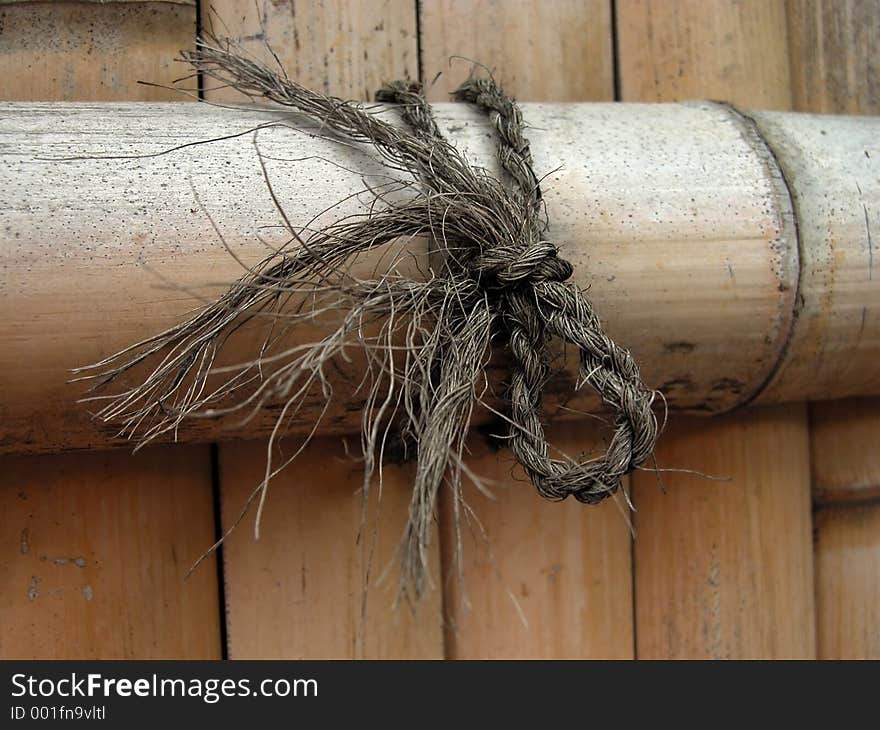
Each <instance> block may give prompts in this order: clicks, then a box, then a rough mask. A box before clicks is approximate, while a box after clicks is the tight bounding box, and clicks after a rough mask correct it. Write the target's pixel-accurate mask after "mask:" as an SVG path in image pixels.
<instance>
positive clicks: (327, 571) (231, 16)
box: [203, 0, 443, 659]
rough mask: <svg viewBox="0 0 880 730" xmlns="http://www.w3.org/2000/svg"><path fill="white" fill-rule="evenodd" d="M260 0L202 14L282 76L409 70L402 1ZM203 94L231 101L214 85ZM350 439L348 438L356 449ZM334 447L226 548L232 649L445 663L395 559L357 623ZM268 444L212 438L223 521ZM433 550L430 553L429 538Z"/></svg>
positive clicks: (389, 528) (437, 613) (388, 538)
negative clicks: (257, 529)
mask: <svg viewBox="0 0 880 730" xmlns="http://www.w3.org/2000/svg"><path fill="white" fill-rule="evenodd" d="M209 6H210V9H209ZM255 7H256V6H255V5H254V3H253V2H252V1H251V0H219V1H217V0H212V2H210V3H207V2H205V3H204V4H203V17H205V18H206V19H207V22H209V23H212V24H213V27H214V29H215V31H216V32H217V33H218V34H221V35H223V34H229V35H232V36H233V37H237V38H239V39H241V40H242V42H243V43H244V45H245V46H246V47H247V48H248V50H250V51H252V52H253V53H255V54H256V55H258V56H262V57H263V58H265V59H266V60H268V61H272V59H271V55H269V53H268V51H267V50H266V47H265V44H264V42H263V41H264V40H265V41H267V42H268V43H269V44H270V45H271V47H272V50H273V51H274V52H275V53H276V54H277V55H278V57H279V59H280V60H281V62H282V64H284V66H285V69H286V70H287V72H288V73H289V74H290V75H291V76H293V77H295V78H296V79H297V80H298V81H300V82H301V83H304V84H306V85H308V86H312V87H313V88H318V89H323V90H324V91H326V92H328V93H331V94H335V95H337V96H342V97H344V98H363V99H371V98H372V95H373V94H374V93H375V91H376V89H378V88H379V86H380V85H381V84H382V83H383V82H385V81H389V80H391V79H397V78H404V77H407V76H409V77H410V78H415V77H416V76H417V75H418V61H417V42H416V14H415V11H416V8H415V3H414V2H411V1H410V0H385V1H381V0H371V1H370V2H362V3H346V2H331V1H330V0H314V1H312V2H298V3H296V4H295V5H294V4H293V3H290V4H286V3H268V2H267V3H260V5H259V7H260V8H261V10H262V12H263V15H262V17H257V16H256V11H255ZM206 97H207V98H208V99H209V100H212V101H216V100H225V99H229V98H234V96H233V95H231V94H230V93H229V92H228V91H212V90H211V89H210V88H209V89H207V91H206ZM244 144H249V142H248V141H245V142H244ZM291 164H292V165H294V170H295V164H296V163H291ZM289 212H291V213H293V211H289ZM356 442H357V436H355V437H354V438H353V443H352V447H353V450H354V451H356V450H357V449H358V448H359V444H357V443H356ZM340 444H341V441H339V440H338V439H336V440H333V439H319V440H316V441H315V442H314V443H313V444H311V445H310V446H309V448H308V449H307V450H306V451H305V452H304V453H303V454H302V455H301V456H300V457H299V459H298V460H297V461H295V462H294V463H293V464H292V465H291V466H290V467H289V468H288V469H287V470H286V471H285V472H283V473H282V474H281V475H279V477H278V478H277V479H276V480H275V481H273V483H272V486H271V488H270V491H269V494H268V501H267V507H266V509H267V513H266V516H265V523H264V525H263V528H262V531H261V537H260V539H259V541H255V540H254V539H253V530H252V521H251V520H246V521H245V523H243V524H242V525H241V526H240V528H241V529H239V530H237V531H236V532H235V533H233V535H232V537H231V538H230V540H229V542H228V543H227V544H226V547H225V548H224V552H223V556H224V568H225V570H224V576H225V582H226V608H227V616H226V620H227V632H228V637H229V655H230V657H232V658H243V657H252V658H257V657H263V658H265V657H276V658H294V657H305V658H315V657H337V658H346V657H349V658H400V659H405V658H442V656H443V639H442V623H441V622H442V613H441V610H440V602H441V598H440V591H439V590H435V591H433V592H432V593H430V594H429V595H428V596H426V597H425V598H424V600H423V601H422V602H421V604H420V605H419V606H418V607H417V611H416V613H415V615H411V614H410V613H409V609H408V607H407V606H401V607H400V608H399V609H398V610H396V611H393V610H392V602H393V598H394V594H395V590H396V586H397V583H396V570H397V567H396V565H395V566H393V567H391V568H390V570H389V571H388V575H387V577H386V578H385V580H384V581H383V582H382V584H381V585H380V586H378V587H377V586H375V585H372V586H371V588H370V591H369V593H368V603H367V605H368V614H367V617H366V620H365V621H364V622H363V623H362V622H361V616H360V607H361V587H362V575H363V570H364V568H365V565H366V559H365V557H364V553H363V544H361V545H359V544H357V542H356V539H357V535H358V528H359V523H360V515H361V513H360V506H361V500H360V496H359V494H358V490H359V488H360V486H361V482H360V476H359V469H358V466H359V464H358V462H355V461H353V460H351V459H346V458H345V457H344V455H343V453H342V451H341V446H340ZM265 451H266V449H265V444H241V445H223V446H221V447H220V463H221V474H220V482H221V506H222V515H223V523H224V527H229V526H230V525H231V524H232V521H234V520H235V518H236V517H237V516H238V514H239V512H240V509H241V506H242V504H243V502H244V500H245V499H246V498H247V496H248V494H250V492H251V490H252V489H253V488H254V486H256V485H257V484H258V483H259V481H260V479H262V476H263V469H264V466H265V456H266V454H265ZM406 473H407V472H406V471H402V470H397V469H395V468H389V470H388V473H387V474H386V481H387V483H386V484H385V487H384V493H383V497H382V506H381V513H382V520H381V530H380V538H379V543H378V548H377V553H376V556H375V559H374V563H373V567H372V582H373V583H375V581H376V579H377V578H378V577H379V575H380V574H381V573H382V571H383V570H384V569H385V568H386V567H387V565H388V562H389V560H391V558H393V557H394V548H395V546H396V541H397V540H398V539H399V537H400V535H401V531H402V529H403V519H404V516H405V514H406V509H407V507H408V504H409V496H410V490H409V489H408V488H407V487H408V486H409V483H408V479H407V478H406V476H405V475H406ZM368 526H369V523H368ZM367 538H368V535H365V536H363V537H362V540H365V539H367ZM434 549H435V550H436V551H438V552H437V553H436V554H437V555H439V547H438V546H437V545H436V541H435V545H434ZM438 562H439V561H438ZM437 573H439V570H435V576H436V575H437Z"/></svg>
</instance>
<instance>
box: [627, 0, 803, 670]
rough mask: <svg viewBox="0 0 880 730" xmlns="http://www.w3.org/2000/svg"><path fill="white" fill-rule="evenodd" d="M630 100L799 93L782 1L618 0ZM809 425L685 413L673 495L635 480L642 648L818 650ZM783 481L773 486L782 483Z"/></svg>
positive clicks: (696, 652)
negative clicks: (723, 479)
mask: <svg viewBox="0 0 880 730" xmlns="http://www.w3.org/2000/svg"><path fill="white" fill-rule="evenodd" d="M616 9H617V16H616V18H617V27H618V29H619V37H618V49H619V56H618V68H619V75H620V88H621V90H622V98H623V100H624V101H664V100H672V99H684V98H693V97H711V98H721V99H725V100H727V101H730V102H733V103H735V104H738V105H739V106H740V107H742V108H770V109H773V108H787V107H788V106H790V103H791V94H790V89H789V79H788V76H789V66H788V50H787V46H786V44H785V40H784V39H785V28H786V16H785V6H784V3H783V2H781V1H780V0H773V1H771V2H765V1H764V0H750V1H746V2H737V3H728V2H723V1H721V0H717V1H715V2H682V3H668V2H629V1H627V0H624V1H622V2H618V3H617V5H616ZM807 443H808V441H807V422H806V417H805V412H804V410H803V409H802V408H794V409H789V410H784V411H776V412H761V411H758V412H757V413H756V414H754V415H750V416H733V417H722V418H721V419H718V420H713V421H712V422H711V424H709V423H702V422H689V421H684V422H682V423H675V422H673V427H672V428H671V429H670V431H669V432H668V433H666V434H664V435H663V436H662V437H661V444H660V450H659V452H658V457H657V458H658V464H659V466H660V467H676V468H684V469H696V470H701V471H706V472H709V473H711V474H718V475H722V476H731V477H732V478H733V479H734V481H733V482H731V483H730V484H724V485H716V484H715V483H713V482H708V481H706V480H701V479H697V478H694V477H686V476H683V475H677V474H673V473H667V474H663V475H662V480H663V483H665V484H666V485H667V493H666V494H665V495H664V494H662V493H661V492H660V491H659V488H658V485H657V478H656V476H655V475H654V474H651V473H650V472H639V473H637V474H635V475H634V476H633V483H634V494H635V504H636V509H637V510H638V511H637V513H636V520H635V521H636V527H637V538H636V541H635V571H636V584H635V585H636V587H635V595H636V634H637V637H638V642H637V648H636V651H637V655H638V656H639V657H666V656H677V657H684V656H688V657H744V656H749V657H755V658H759V657H760V658H770V657H779V656H801V657H809V656H814V655H815V629H814V620H813V606H814V601H813V583H812V544H811V541H810V531H809V525H810V502H809V462H808V451H807ZM770 485H772V487H771V486H770Z"/></svg>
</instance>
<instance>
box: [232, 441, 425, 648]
mask: <svg viewBox="0 0 880 730" xmlns="http://www.w3.org/2000/svg"><path fill="white" fill-rule="evenodd" d="M286 446H287V448H288V450H290V449H293V448H296V446H297V444H295V443H294V442H290V443H288V444H286ZM349 446H350V448H351V449H352V450H354V449H357V448H358V444H357V437H356V436H355V437H354V438H351V437H349ZM265 459H266V444H265V443H262V442H250V443H240V444H227V445H224V446H223V447H222V448H221V450H220V482H221V484H222V485H223V491H222V496H223V503H222V505H223V525H224V528H227V527H229V526H231V524H232V523H233V522H234V521H235V520H236V518H237V517H238V516H239V515H240V514H241V508H242V506H243V505H244V504H245V502H246V500H247V498H248V496H249V495H250V493H251V491H252V490H253V488H254V486H255V485H257V484H259V482H260V480H261V479H262V478H263V473H264V468H265ZM361 480H362V472H361V462H359V461H356V460H355V459H354V458H352V456H351V455H346V451H345V448H344V445H343V442H342V439H341V438H332V437H328V438H320V439H317V440H316V441H315V442H314V443H312V444H311V445H310V446H309V448H308V449H307V450H306V451H305V452H303V454H302V455H301V456H300V457H299V458H298V459H297V460H296V461H294V462H293V464H292V465H291V466H290V467H289V468H288V469H287V470H285V471H284V472H282V474H280V475H279V476H278V478H277V479H275V480H274V481H273V482H272V484H271V487H270V490H269V494H268V501H267V508H266V512H265V516H264V519H263V522H262V525H261V534H260V539H259V541H255V540H254V533H253V523H254V519H253V517H254V515H253V513H251V515H250V516H249V517H248V518H246V519H245V520H244V522H243V523H242V524H241V525H240V527H239V529H237V530H236V531H235V532H233V533H232V535H231V537H230V538H229V540H228V542H227V543H226V545H225V548H224V553H223V554H224V575H225V579H226V608H227V632H228V648H229V656H230V658H232V659H269V658H274V659H302V658H309V659H330V658H337V659H345V658H358V659H361V658H363V659H394V658H409V659H438V658H441V657H442V656H443V628H442V614H441V610H440V604H441V594H440V570H439V567H440V566H439V560H437V559H436V558H437V557H438V556H439V552H438V550H437V549H436V548H437V542H436V540H435V542H434V546H433V547H434V550H433V553H432V555H433V557H434V559H433V561H432V562H433V564H432V565H431V570H430V572H431V576H432V578H433V581H434V583H435V587H434V589H433V590H432V591H430V592H429V593H428V595H426V596H425V597H424V599H423V600H422V601H421V602H420V603H418V604H416V605H413V606H411V605H408V604H406V603H403V604H401V605H400V606H398V607H397V608H395V605H394V604H395V599H396V598H397V597H398V590H397V589H398V581H397V578H398V568H399V564H398V561H397V557H398V549H399V543H400V538H401V536H402V534H403V529H404V525H405V522H406V516H407V508H408V505H409V496H410V493H411V484H412V469H411V468H410V467H399V466H393V465H388V466H386V467H385V469H384V479H383V482H382V494H381V499H378V500H377V498H378V497H379V495H378V491H376V490H377V489H378V484H377V483H374V485H373V492H372V494H371V497H370V509H369V511H368V514H367V517H366V523H365V526H364V532H363V535H362V536H361V538H360V541H358V531H359V528H360V520H361V493H360V489H361ZM377 504H378V507H379V515H378V516H379V522H378V532H376V528H377V523H376V507H377ZM374 535H375V541H374ZM371 553H372V557H371ZM368 570H369V575H367V571H368ZM365 584H366V586H367V588H368V591H367V594H366V607H367V610H366V614H365V615H364V616H362V613H361V610H362V606H363V588H364V586H365Z"/></svg>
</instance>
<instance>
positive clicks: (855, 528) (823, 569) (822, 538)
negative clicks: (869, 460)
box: [815, 502, 880, 659]
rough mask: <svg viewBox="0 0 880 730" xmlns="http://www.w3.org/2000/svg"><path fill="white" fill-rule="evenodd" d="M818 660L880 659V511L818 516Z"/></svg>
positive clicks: (868, 507) (839, 510)
mask: <svg viewBox="0 0 880 730" xmlns="http://www.w3.org/2000/svg"><path fill="white" fill-rule="evenodd" d="M815 519H816V583H817V591H816V603H817V604H818V606H817V608H818V619H817V629H818V635H819V657H820V658H822V659H878V658H880V629H878V627H880V580H878V578H877V576H878V575H880V537H878V536H880V505H878V504H877V503H876V502H872V503H870V504H853V505H849V504H847V505H836V506H827V507H823V508H821V509H819V510H818V512H816V518H815Z"/></svg>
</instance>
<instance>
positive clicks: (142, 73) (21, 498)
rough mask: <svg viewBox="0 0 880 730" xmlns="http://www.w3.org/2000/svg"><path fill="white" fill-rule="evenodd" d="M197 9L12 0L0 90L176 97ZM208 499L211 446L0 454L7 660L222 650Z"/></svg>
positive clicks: (0, 574)
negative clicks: (198, 564) (174, 86)
mask: <svg viewBox="0 0 880 730" xmlns="http://www.w3.org/2000/svg"><path fill="white" fill-rule="evenodd" d="M190 5H191V7H184V6H183V5H171V4H160V3H146V2H140V3H128V4H127V7H124V8H123V7H120V6H117V5H115V4H106V5H105V4H100V5H99V4H97V3H90V4H89V3H87V4H83V3H74V2H70V3H68V2H57V3H28V4H22V3H11V4H10V3H6V2H3V3H2V4H0V25H2V26H3V31H2V33H0V74H2V78H3V81H2V83H0V96H2V97H3V98H6V99H55V100H62V99H67V100H71V99H74V100H112V99H116V100H121V99H130V100H136V99H140V100H147V99H150V100H157V99H166V98H169V97H170V96H171V94H170V93H169V92H167V91H161V90H156V89H150V88H148V87H146V86H139V85H138V84H137V81H138V80H139V79H150V80H153V81H159V82H163V83H170V82H171V81H172V80H173V78H174V74H175V73H176V70H173V69H172V64H171V63H170V61H169V59H170V58H171V56H172V54H174V53H175V52H176V50H177V49H179V48H181V47H182V46H186V45H189V44H191V43H192V39H193V38H194V35H195V8H194V7H192V3H190ZM95 50H97V51H98V52H99V53H100V55H101V58H102V60H101V63H96V62H95V55H94V53H93V52H94V51H95ZM0 197H5V191H4V193H3V195H2V196H0ZM5 283H8V282H5ZM0 311H2V313H3V316H4V317H5V316H6V315H7V310H5V309H0ZM0 349H6V348H5V345H3V346H0ZM7 397H8V394H7V393H6V392H4V395H3V397H2V399H0V400H2V401H3V403H4V406H3V407H0V418H3V417H4V416H5V412H4V408H5V403H6V398H7ZM212 502H213V500H212V494H211V468H210V454H209V452H208V449H207V448H206V447H173V446H161V447H157V448H155V449H150V450H148V451H147V452H145V453H143V454H140V455H138V456H136V457H134V458H132V457H131V456H130V455H129V454H126V453H124V452H118V453H101V454H98V453H94V454H86V453H72V454H45V455H41V456H39V457H28V456H16V455H4V456H2V457H0V514H2V515H3V519H2V521H0V585H2V586H3V590H2V591H0V657H2V658H4V659H11V658H28V659H30V658H34V659H88V658H96V659H135V658H136V659H146V658H153V659H215V658H219V657H220V655H221V652H222V647H221V642H220V623H219V621H220V615H219V614H220V611H219V602H220V601H219V595H218V586H217V574H216V564H215V563H214V560H213V558H212V559H209V560H208V561H207V562H206V563H205V564H204V565H203V566H202V569H201V570H199V571H197V572H196V573H195V574H194V575H193V576H192V577H191V578H190V579H189V580H187V581H185V580H184V576H185V575H186V572H187V570H188V569H189V567H190V566H191V565H192V563H193V562H194V561H195V560H196V559H197V558H198V556H199V555H200V554H201V553H202V551H204V550H205V548H206V547H207V546H209V545H210V544H211V543H212V542H213V540H214V516H213V504H212Z"/></svg>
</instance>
